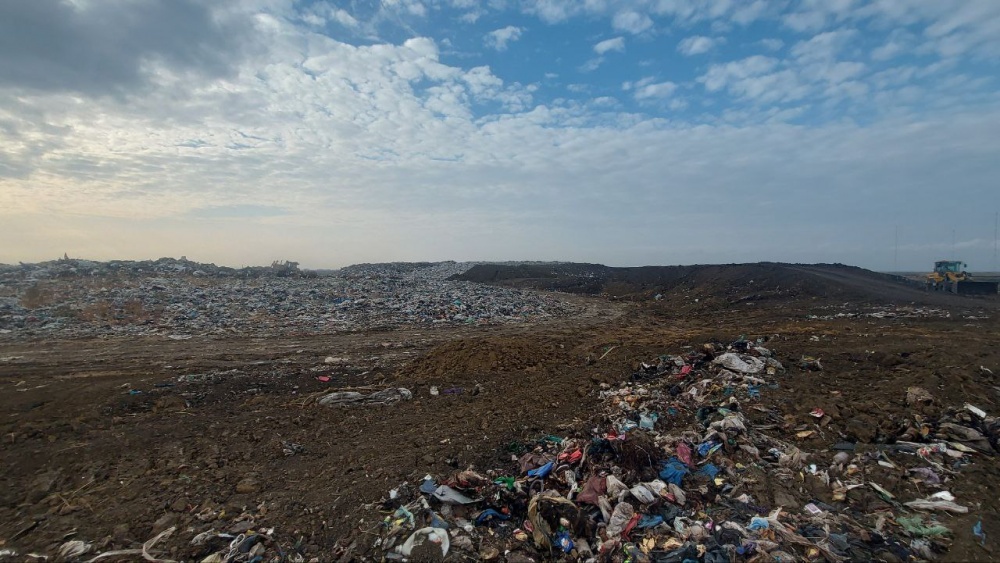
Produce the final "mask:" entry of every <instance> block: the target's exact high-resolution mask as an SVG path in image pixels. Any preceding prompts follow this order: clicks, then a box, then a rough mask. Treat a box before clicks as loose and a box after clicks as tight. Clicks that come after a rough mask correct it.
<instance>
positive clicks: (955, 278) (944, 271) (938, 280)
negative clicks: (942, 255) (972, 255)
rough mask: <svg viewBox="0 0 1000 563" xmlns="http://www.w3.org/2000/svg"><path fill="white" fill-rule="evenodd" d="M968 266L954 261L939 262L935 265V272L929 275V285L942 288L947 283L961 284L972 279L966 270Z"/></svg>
mask: <svg viewBox="0 0 1000 563" xmlns="http://www.w3.org/2000/svg"><path fill="white" fill-rule="evenodd" d="M967 267H968V264H966V263H965V262H958V261H954V260H939V261H937V262H935V263H934V271H933V272H931V273H929V274H927V283H929V284H931V285H932V286H940V285H941V284H944V283H946V282H960V281H965V280H968V279H972V276H970V275H969V274H968V273H967V272H966V271H965V269H966V268H967Z"/></svg>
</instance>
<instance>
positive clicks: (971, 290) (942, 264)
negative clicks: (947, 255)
mask: <svg viewBox="0 0 1000 563" xmlns="http://www.w3.org/2000/svg"><path fill="white" fill-rule="evenodd" d="M967 267H968V265H966V264H965V263H964V262H960V261H956V260H939V261H937V262H935V263H934V271H933V272H931V273H929V274H927V287H928V288H930V289H933V290H935V291H947V292H950V293H961V294H965V295H996V294H997V291H998V290H1000V284H998V283H997V282H996V281H992V280H991V281H973V279H972V275H971V274H969V273H968V272H966V271H965V268H967Z"/></svg>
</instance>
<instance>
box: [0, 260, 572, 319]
mask: <svg viewBox="0 0 1000 563" xmlns="http://www.w3.org/2000/svg"><path fill="white" fill-rule="evenodd" d="M470 266H471V264H470V263H456V262H441V263H417V264H401V263H390V264H361V265H355V266H350V267H347V268H343V269H341V270H336V271H330V272H314V271H302V270H299V269H298V265H297V264H296V263H294V262H275V263H274V264H272V266H270V267H254V268H242V269H234V268H226V267H219V266H215V265H213V264H199V263H196V262H191V261H189V260H187V259H184V258H181V259H179V260H175V259H170V258H164V259H160V260H156V261H141V262H131V261H112V262H93V261H87V260H76V259H69V258H66V259H62V260H56V261H52V262H44V263H39V264H22V265H18V266H5V265H0V338H4V337H6V338H8V339H15V338H23V337H31V336H35V337H38V336H44V337H83V336H97V335H121V336H164V337H167V338H173V339H185V338H190V337H192V336H197V335H248V336H253V335H266V336H274V335H279V334H319V333H334V332H345V331H357V330H367V329H373V328H377V329H383V330H384V329H387V328H397V327H401V326H431V327H433V326H442V325H484V324H486V325H488V324H505V323H519V322H529V321H530V322H536V321H539V320H543V319H547V318H552V317H558V316H565V315H568V314H571V313H572V312H573V311H574V310H573V308H572V307H571V306H569V305H567V304H565V303H561V302H559V301H558V300H555V299H552V298H549V297H547V296H544V295H540V294H538V293H535V292H528V291H522V290H518V289H509V288H501V287H495V286H489V285H483V284H477V283H472V282H467V281H456V280H449V279H448V278H450V277H452V276H454V275H455V274H457V273H460V272H462V271H464V270H466V269H468V268H469V267H470Z"/></svg>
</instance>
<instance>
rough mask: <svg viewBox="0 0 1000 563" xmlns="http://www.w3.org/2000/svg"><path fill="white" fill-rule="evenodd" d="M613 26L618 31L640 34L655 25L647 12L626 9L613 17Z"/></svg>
mask: <svg viewBox="0 0 1000 563" xmlns="http://www.w3.org/2000/svg"><path fill="white" fill-rule="evenodd" d="M611 27H613V28H614V29H615V30H616V31H625V32H628V33H631V34H633V35H638V34H640V33H642V32H644V31H646V30H648V29H650V28H651V27H653V20H652V19H650V17H649V16H647V15H646V14H641V13H639V12H636V11H634V10H624V11H621V12H618V13H617V14H615V15H614V17H613V18H612V19H611Z"/></svg>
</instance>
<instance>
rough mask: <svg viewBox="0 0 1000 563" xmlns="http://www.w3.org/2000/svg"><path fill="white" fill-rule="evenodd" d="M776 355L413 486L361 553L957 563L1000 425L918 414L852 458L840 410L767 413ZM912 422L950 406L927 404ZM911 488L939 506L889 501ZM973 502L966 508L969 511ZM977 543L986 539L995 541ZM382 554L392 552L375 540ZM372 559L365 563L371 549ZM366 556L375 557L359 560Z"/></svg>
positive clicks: (753, 354)
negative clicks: (975, 480)
mask: <svg viewBox="0 0 1000 563" xmlns="http://www.w3.org/2000/svg"><path fill="white" fill-rule="evenodd" d="M766 345H768V343H767V341H766V339H765V338H759V339H757V340H745V339H743V338H742V337H741V339H739V340H736V341H734V342H731V343H728V344H726V345H723V344H721V343H717V342H716V343H709V344H705V345H704V346H703V347H701V348H697V349H690V350H687V351H684V352H683V353H680V354H676V355H662V356H660V357H658V358H654V359H652V360H650V361H648V362H642V363H640V364H639V365H638V366H637V369H636V370H635V372H634V373H633V374H632V376H631V378H630V379H628V380H626V381H622V382H620V383H619V384H617V385H609V384H602V385H601V386H600V387H599V388H598V389H595V392H596V393H598V394H599V398H600V400H601V404H602V408H601V409H600V412H598V413H595V414H593V416H590V417H586V416H585V414H586V413H581V419H584V420H586V421H587V422H585V423H582V424H578V425H576V427H575V431H574V432H571V433H569V434H568V435H564V436H554V435H549V436H542V437H540V438H539V439H538V440H537V441H536V442H534V443H527V444H518V445H515V446H516V447H512V448H511V449H510V451H511V452H512V453H511V457H510V462H509V464H508V465H507V466H506V467H503V468H497V469H489V470H486V471H477V470H476V469H475V468H467V469H464V470H460V471H456V472H454V473H452V474H446V475H427V476H426V477H425V478H424V479H423V480H422V481H421V482H419V483H402V484H400V486H399V487H397V488H395V489H393V490H392V491H391V492H390V494H389V495H388V496H387V497H385V498H384V499H383V501H382V502H381V504H380V506H379V509H380V510H381V511H382V512H383V514H384V515H385V516H384V518H383V519H382V521H381V522H380V523H379V524H378V525H377V526H376V527H375V528H372V529H370V530H368V532H369V533H370V536H364V537H363V539H364V540H366V541H368V540H370V541H368V545H355V546H354V547H355V548H356V549H357V550H358V552H357V553H358V554H362V553H365V554H366V555H365V557H368V558H371V559H373V560H379V559H382V560H390V561H393V560H396V561H427V560H449V561H451V560H454V561H461V560H473V559H480V560H497V561H501V560H502V561H552V560H564V561H628V562H657V563H682V562H695V561H697V562H705V563H726V562H736V561H814V560H820V561H831V562H842V561H861V560H884V561H911V560H934V559H938V558H940V557H943V556H945V555H946V554H947V553H948V550H949V547H950V538H951V537H952V533H953V530H952V528H951V527H950V526H951V524H950V522H949V519H948V517H949V515H950V514H956V513H957V514H962V513H967V512H968V511H969V507H968V506H967V505H968V504H969V503H970V502H972V501H973V500H974V499H958V498H955V496H954V495H953V494H951V493H950V492H948V488H949V483H950V482H952V481H953V480H955V479H961V478H962V476H961V474H962V471H963V469H965V468H966V467H967V466H969V465H972V464H975V463H976V460H977V459H979V458H981V457H982V456H992V455H994V453H995V451H996V450H997V449H998V438H1000V422H998V420H997V419H996V418H995V417H992V416H989V415H988V414H987V413H986V412H984V411H983V410H982V409H979V408H978V407H975V406H973V405H969V404H966V405H957V406H954V407H948V408H944V409H943V410H941V411H940V412H941V414H940V417H938V418H937V419H933V418H931V417H927V416H925V415H923V414H921V413H922V412H923V411H919V412H915V413H914V414H913V415H912V418H910V419H909V420H908V421H907V423H906V424H904V425H902V426H901V428H900V432H899V435H898V436H897V437H896V439H895V440H892V442H893V443H891V444H879V445H874V444H859V443H854V442H843V443H838V444H835V445H834V447H833V448H832V449H828V450H825V451H811V450H809V449H808V448H807V447H805V445H804V442H805V441H806V440H807V439H809V438H810V437H812V436H814V435H816V434H820V433H824V432H831V431H832V430H831V428H830V427H829V424H830V422H831V419H830V417H829V416H828V415H827V414H826V413H824V412H823V410H822V409H819V408H816V409H812V410H811V411H810V412H809V413H808V418H809V419H810V420H811V422H809V423H802V424H790V422H789V421H788V420H786V419H785V418H782V417H781V416H780V415H778V414H777V413H775V412H772V411H770V410H769V409H767V408H765V407H763V406H761V401H760V397H761V395H762V394H765V393H777V392H779V391H780V388H781V382H782V379H783V378H787V377H797V376H799V374H801V373H804V372H806V373H807V372H808V370H809V369H811V368H808V367H802V368H795V367H787V366H784V365H782V363H781V362H780V361H778V360H777V359H776V358H775V357H774V354H772V352H771V350H769V349H768V348H767V347H766ZM906 401H907V403H908V404H909V405H911V406H913V407H915V408H920V407H921V406H927V405H931V404H932V403H934V398H933V396H932V395H931V394H930V393H929V392H928V391H927V390H925V389H920V388H911V389H909V390H908V391H907V397H906ZM890 476H891V478H892V479H894V480H898V479H900V478H902V479H907V480H909V481H910V482H912V483H913V484H915V485H917V486H918V488H919V489H920V490H922V491H923V495H921V496H919V497H914V498H903V497H901V496H897V495H894V494H893V493H892V492H890V491H889V490H887V489H886V488H885V487H883V486H882V485H880V484H879V481H880V480H881V479H888V478H890ZM963 503H964V504H963ZM979 526H980V528H977V529H976V530H974V531H975V533H976V534H977V537H982V538H984V541H985V537H986V536H985V532H984V531H983V530H982V529H981V523H979ZM372 538H374V539H372ZM366 548H367V549H369V550H370V551H368V552H365V551H364V550H365V549H366ZM355 555H357V554H355Z"/></svg>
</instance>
